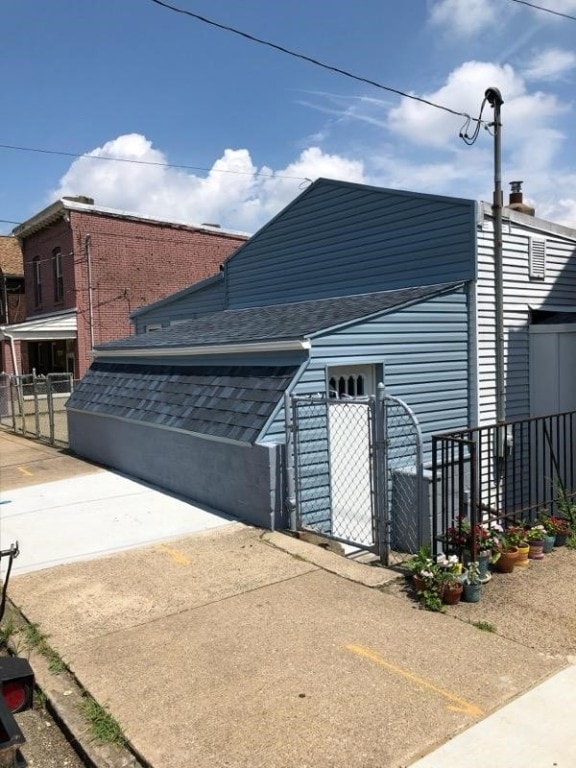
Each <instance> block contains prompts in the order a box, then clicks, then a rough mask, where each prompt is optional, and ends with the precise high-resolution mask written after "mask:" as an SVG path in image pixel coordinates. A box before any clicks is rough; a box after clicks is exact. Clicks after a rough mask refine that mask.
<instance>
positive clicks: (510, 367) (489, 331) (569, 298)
mask: <svg viewBox="0 0 576 768" xmlns="http://www.w3.org/2000/svg"><path fill="white" fill-rule="evenodd" d="M508 213H509V212H508V211H506V210H505V211H504V227H503V272H504V278H503V282H504V330H505V384H506V418H507V419H510V418H524V417H528V416H530V370H529V359H530V348H529V335H528V324H529V315H530V307H532V308H533V309H537V308H540V307H542V306H543V305H546V308H547V309H548V308H550V309H554V308H564V309H568V308H569V307H573V308H574V309H575V310H576V256H575V255H574V254H575V249H576V231H573V236H572V237H570V232H571V231H570V230H568V229H567V228H565V227H558V226H554V225H550V226H548V227H547V226H546V225H545V224H544V225H543V226H542V224H540V226H539V221H538V219H533V218H532V217H529V216H525V215H522V214H512V217H511V218H508ZM511 219H513V220H511ZM531 237H532V238H535V239H539V240H542V239H545V240H546V277H545V279H543V280H541V279H531V278H530V276H529V244H530V238H531ZM493 253H494V247H493V226H492V220H491V219H486V220H485V221H484V224H483V225H482V226H481V227H480V228H479V232H478V281H477V324H478V403H479V423H480V424H487V423H491V422H494V421H495V420H496V405H495V390H496V384H495V373H496V372H495V341H494V261H493Z"/></svg>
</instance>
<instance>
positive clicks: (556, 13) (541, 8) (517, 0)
mask: <svg viewBox="0 0 576 768" xmlns="http://www.w3.org/2000/svg"><path fill="white" fill-rule="evenodd" d="M152 2H154V0H152ZM512 2H513V3H519V4H520V5H527V6H528V7H529V8H536V10H538V11H544V12H545V13H551V14H553V15H554V16H561V17H562V18H563V19H570V20H571V21H576V16H570V14H569V13H561V12H560V11H553V10H552V8H545V7H544V6H543V5H536V4H535V3H529V2H527V0H512Z"/></svg>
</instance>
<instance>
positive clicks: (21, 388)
mask: <svg viewBox="0 0 576 768" xmlns="http://www.w3.org/2000/svg"><path fill="white" fill-rule="evenodd" d="M16 386H17V392H18V407H19V408H20V419H21V422H22V434H23V435H25V434H26V409H25V408H24V384H23V383H22V380H21V379H20V380H19V381H18V382H17V384H16Z"/></svg>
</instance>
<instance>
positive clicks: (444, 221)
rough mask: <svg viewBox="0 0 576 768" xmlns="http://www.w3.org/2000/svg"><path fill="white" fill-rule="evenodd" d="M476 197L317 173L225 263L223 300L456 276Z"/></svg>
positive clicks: (469, 269) (238, 302)
mask: <svg viewBox="0 0 576 768" xmlns="http://www.w3.org/2000/svg"><path fill="white" fill-rule="evenodd" d="M475 211H476V205H475V203H474V201H472V200H460V199H457V198H447V197H437V196H434V195H419V194H416V193H412V192H398V191H394V190H386V189H380V188H377V187H366V186H363V185H358V184H349V183H345V182H338V181H329V180H326V179H321V180H319V181H318V182H316V183H315V184H314V185H312V186H311V187H309V189H308V190H306V191H305V192H304V193H303V194H302V195H301V196H300V197H299V198H297V199H296V200H295V201H294V202H293V203H292V204H291V205H289V206H288V207H287V208H285V209H284V211H282V212H281V213H280V214H279V215H278V216H277V217H276V218H275V219H273V220H272V221H271V222H270V223H269V224H268V225H266V226H265V227H264V228H263V229H262V230H260V232H258V233H257V234H256V235H254V237H252V239H251V240H249V241H248V242H247V243H246V244H245V245H244V246H242V247H241V248H240V249H239V250H238V251H237V252H236V253H235V254H234V255H233V256H232V257H231V258H230V259H229V260H228V262H227V264H226V284H227V307H228V308H230V309H235V308H239V307H248V306H258V305H260V304H278V303H283V302H287V301H303V300H307V299H312V298H320V297H328V296H349V295H353V294H357V293H367V292H369V291H378V290H388V289H392V288H401V287H409V286H413V285H432V284H436V283H441V282H450V281H460V280H462V281H465V280H471V279H473V278H474V274H475V266H474V265H475V224H476V213H475Z"/></svg>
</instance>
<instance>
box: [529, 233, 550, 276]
mask: <svg viewBox="0 0 576 768" xmlns="http://www.w3.org/2000/svg"><path fill="white" fill-rule="evenodd" d="M529 259H530V266H529V269H530V279H531V280H544V278H545V277H546V240H539V239H537V238H535V237H531V238H530V257H529Z"/></svg>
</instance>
